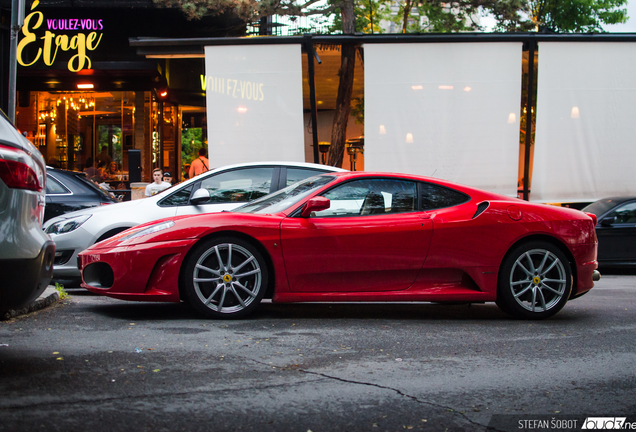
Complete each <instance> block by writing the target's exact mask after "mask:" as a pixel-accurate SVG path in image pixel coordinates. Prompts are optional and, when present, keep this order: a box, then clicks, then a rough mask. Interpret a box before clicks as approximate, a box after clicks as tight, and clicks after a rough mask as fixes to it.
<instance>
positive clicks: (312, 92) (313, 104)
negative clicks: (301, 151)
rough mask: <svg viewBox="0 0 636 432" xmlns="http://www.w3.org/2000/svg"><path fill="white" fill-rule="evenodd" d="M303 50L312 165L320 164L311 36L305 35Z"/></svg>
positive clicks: (313, 53)
mask: <svg viewBox="0 0 636 432" xmlns="http://www.w3.org/2000/svg"><path fill="white" fill-rule="evenodd" d="M305 50H306V51H307V72H308V74H309V104H310V107H311V131H312V134H311V135H312V138H313V144H314V163H320V156H319V154H318V109H317V108H316V83H315V76H314V75H315V74H314V55H315V52H314V43H313V42H312V40H311V35H310V34H306V35H305Z"/></svg>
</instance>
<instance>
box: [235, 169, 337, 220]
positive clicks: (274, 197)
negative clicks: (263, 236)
mask: <svg viewBox="0 0 636 432" xmlns="http://www.w3.org/2000/svg"><path fill="white" fill-rule="evenodd" d="M334 179H335V177H334V176H328V175H321V176H316V177H309V178H308V179H305V180H303V181H300V182H298V183H294V184H293V185H291V186H287V187H286V188H285V189H281V190H279V191H278V192H274V193H273V194H269V195H265V196H264V197H262V198H259V199H257V200H256V201H252V202H251V203H249V204H246V205H244V206H242V207H239V208H237V209H234V210H232V211H233V212H236V213H258V214H264V213H269V214H272V213H278V212H281V211H283V210H285V209H288V208H289V207H291V206H293V205H295V204H297V203H298V202H299V201H300V200H302V199H303V198H305V197H306V196H308V195H310V194H312V193H313V192H314V191H315V190H316V189H319V188H321V187H323V186H324V185H326V184H327V183H329V182H331V181H333V180H334Z"/></svg>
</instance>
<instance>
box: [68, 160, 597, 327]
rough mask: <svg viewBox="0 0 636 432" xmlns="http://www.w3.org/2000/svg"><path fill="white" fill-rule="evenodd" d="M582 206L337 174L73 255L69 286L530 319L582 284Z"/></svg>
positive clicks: (588, 268) (140, 296)
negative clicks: (481, 309)
mask: <svg viewBox="0 0 636 432" xmlns="http://www.w3.org/2000/svg"><path fill="white" fill-rule="evenodd" d="M595 225H596V221H595V216H594V215H592V214H586V213H583V212H581V211H578V210H572V209H566V208H560V207H555V206H548V205H543V204H531V203H528V202H526V201H522V200H518V199H516V198H509V197H506V196H502V195H497V194H493V193H490V192H486V191H483V190H479V189H474V188H470V187H466V186H461V185H458V184H454V183H450V182H446V181H443V180H439V179H433V178H428V177H420V176H414V175H402V174H387V173H361V172H343V173H329V174H323V175H320V176H316V177H311V178H309V179H306V180H304V181H301V182H299V183H296V184H293V185H291V186H289V187H287V188H285V189H282V190H280V191H278V192H275V193H273V194H270V195H267V196H265V197H262V198H260V199H258V200H256V201H253V202H251V203H248V204H246V205H245V206H243V207H240V208H238V209H236V210H233V211H229V212H221V213H212V214H201V215H196V216H179V217H172V218H166V219H161V220H157V221H153V222H149V223H146V224H144V225H139V226H137V227H135V228H132V229H129V230H127V231H124V232H122V233H120V234H118V235H117V236H115V237H112V238H110V239H108V240H105V241H102V242H100V243H97V244H95V245H94V246H92V247H90V248H89V249H86V250H85V251H84V252H82V253H81V254H80V258H79V259H80V267H81V270H82V279H83V284H82V286H83V287H85V288H86V289H88V290H90V291H92V292H94V293H99V294H103V295H107V296H110V297H114V298H117V299H123V300H140V301H161V302H180V301H187V302H189V303H190V304H191V305H192V306H193V307H194V308H195V309H197V310H198V311H199V312H201V313H203V314H204V315H206V316H208V317H212V318H240V317H244V316H246V315H247V314H249V313H250V312H252V311H253V310H254V309H255V308H256V307H258V305H259V303H260V302H261V300H262V299H263V298H270V299H271V300H272V302H276V303H285V302H345V301H352V302H383V301H387V302H399V301H404V302H407V301H408V302H412V301H418V302H420V301H421V302H455V303H456V302H466V303H474V302H496V303H497V305H498V306H499V307H500V308H501V309H502V310H503V311H505V312H506V313H508V314H510V315H512V316H515V317H520V318H527V319H541V318H547V317H550V316H552V315H554V314H555V313H557V312H558V311H559V310H560V309H561V308H563V306H564V305H565V303H566V302H567V301H568V300H570V299H573V298H576V297H579V296H581V295H583V294H585V293H586V292H588V291H589V290H590V289H591V288H592V287H593V286H594V282H593V281H594V280H598V277H600V275H599V273H598V272H597V271H596V268H597V261H596V251H597V239H596V234H595V231H594V227H595Z"/></svg>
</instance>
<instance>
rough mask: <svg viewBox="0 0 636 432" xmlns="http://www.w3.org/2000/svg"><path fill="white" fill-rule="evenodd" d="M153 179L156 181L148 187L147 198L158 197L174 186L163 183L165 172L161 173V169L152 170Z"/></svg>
mask: <svg viewBox="0 0 636 432" xmlns="http://www.w3.org/2000/svg"><path fill="white" fill-rule="evenodd" d="M152 178H153V179H154V182H152V183H150V184H149V185H148V186H146V191H145V193H144V195H146V196H147V197H149V196H153V195H156V194H158V193H159V192H161V191H163V190H166V189H168V188H169V187H170V186H172V185H171V184H170V183H166V182H165V181H163V172H162V171H161V168H155V169H154V170H152Z"/></svg>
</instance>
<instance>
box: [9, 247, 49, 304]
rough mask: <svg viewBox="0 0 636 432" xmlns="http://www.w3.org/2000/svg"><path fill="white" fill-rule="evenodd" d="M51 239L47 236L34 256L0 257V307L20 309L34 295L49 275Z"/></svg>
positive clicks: (47, 282)
mask: <svg viewBox="0 0 636 432" xmlns="http://www.w3.org/2000/svg"><path fill="white" fill-rule="evenodd" d="M54 256H55V243H53V241H51V240H47V241H46V242H45V243H44V244H43V245H42V248H41V249H40V253H39V254H38V256H37V257H35V258H32V259H6V260H1V261H0V274H2V278H0V311H3V312H4V311H7V310H12V309H22V308H24V307H26V306H28V305H29V304H30V303H31V302H33V301H34V300H35V299H37V298H38V296H39V295H40V294H42V292H43V291H44V290H45V289H46V287H47V286H48V285H49V282H50V281H51V277H52V276H53V259H54Z"/></svg>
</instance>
